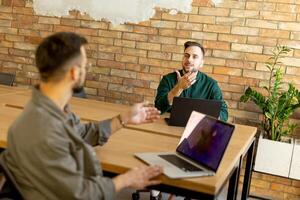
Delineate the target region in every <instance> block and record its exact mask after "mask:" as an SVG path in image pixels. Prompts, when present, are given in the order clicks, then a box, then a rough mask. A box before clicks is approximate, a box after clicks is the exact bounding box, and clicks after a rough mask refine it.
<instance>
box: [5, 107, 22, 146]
mask: <svg viewBox="0 0 300 200" xmlns="http://www.w3.org/2000/svg"><path fill="white" fill-rule="evenodd" d="M21 112H22V110H20V109H15V108H9V107H4V106H0V147H2V148H5V147H6V146H7V132H8V128H9V126H10V124H11V123H12V122H13V121H15V120H16V118H17V117H18V116H19V115H20V114H21Z"/></svg>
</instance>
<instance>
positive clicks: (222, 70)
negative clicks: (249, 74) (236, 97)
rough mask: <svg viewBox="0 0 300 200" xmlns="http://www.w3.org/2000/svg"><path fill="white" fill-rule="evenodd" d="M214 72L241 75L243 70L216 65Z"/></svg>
mask: <svg viewBox="0 0 300 200" xmlns="http://www.w3.org/2000/svg"><path fill="white" fill-rule="evenodd" d="M213 72H214V73H216V74H225V75H232V76H241V75H242V70H241V69H237V68H229V67H214V71H213Z"/></svg>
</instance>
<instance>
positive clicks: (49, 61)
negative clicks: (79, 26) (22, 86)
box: [35, 32, 87, 81]
mask: <svg viewBox="0 0 300 200" xmlns="http://www.w3.org/2000/svg"><path fill="white" fill-rule="evenodd" d="M84 44H87V40H86V39H85V38H84V37H81V36H80V35H78V34H76V33H71V32H59V33H55V34H53V35H51V36H49V37H47V38H45V39H44V40H43V41H42V43H41V44H40V45H39V46H38V48H37V50H36V53H35V61H36V66H37V68H38V70H39V72H40V76H41V79H42V81H48V80H50V79H52V78H54V77H57V76H60V77H62V75H64V72H66V69H65V68H64V65H65V64H66V63H67V62H68V61H70V60H71V59H72V58H75V57H77V56H80V55H81V51H80V48H81V46H82V45H84Z"/></svg>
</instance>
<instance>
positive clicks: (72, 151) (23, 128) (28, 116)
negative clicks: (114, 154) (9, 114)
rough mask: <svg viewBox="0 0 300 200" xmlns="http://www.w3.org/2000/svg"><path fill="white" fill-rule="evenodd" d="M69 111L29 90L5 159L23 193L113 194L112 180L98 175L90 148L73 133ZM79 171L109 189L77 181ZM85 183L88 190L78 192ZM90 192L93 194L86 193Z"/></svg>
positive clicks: (32, 195)
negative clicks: (30, 92)
mask: <svg viewBox="0 0 300 200" xmlns="http://www.w3.org/2000/svg"><path fill="white" fill-rule="evenodd" d="M72 116H73V115H71V114H69V115H68V114H65V113H63V112H62V111H60V110H59V109H58V107H56V106H55V105H54V103H53V102H51V101H50V100H49V99H47V97H45V96H43V95H41V94H40V93H39V92H38V91H33V100H32V101H30V102H29V103H28V105H27V106H26V107H25V109H24V112H23V113H22V114H21V116H20V117H19V118H18V119H17V120H16V121H15V122H14V123H13V124H12V126H11V128H10V130H9V135H8V148H7V151H5V160H6V162H7V164H8V167H9V169H10V170H11V171H12V173H13V174H14V176H15V177H16V180H17V182H18V184H19V185H20V186H21V190H22V193H23V194H24V196H25V198H27V199H46V198H47V199H74V198H76V199H86V198H89V199H100V198H103V196H106V198H108V197H109V198H112V197H113V195H114V192H113V190H114V188H113V184H112V181H111V179H106V178H103V177H101V176H102V170H101V168H100V165H99V161H98V160H97V158H96V156H95V153H94V150H93V148H92V147H91V146H90V145H88V144H87V143H85V142H84V140H83V139H82V138H81V137H80V136H79V134H76V133H75V128H74V120H73V119H72ZM78 175H80V176H81V177H82V176H83V175H84V176H85V177H89V178H90V179H91V180H92V179H93V178H95V179H98V180H97V181H98V182H99V185H100V184H101V185H102V184H103V185H102V187H104V188H105V189H106V190H107V191H106V192H103V194H101V192H102V191H101V190H100V187H97V185H96V184H95V186H91V185H89V184H87V183H88V181H87V182H85V181H83V180H79V179H80V178H79V179H78V177H79V176H78ZM99 177H101V180H100V179H99ZM81 179H82V178H81ZM95 182H96V180H95ZM104 184H105V185H106V186H104ZM87 186H89V189H88V190H89V192H90V194H87V193H83V194H81V191H82V189H87V188H84V187H87ZM97 191H98V192H97ZM100 191H101V192H100ZM92 194H93V196H94V197H92V198H90V197H88V196H87V195H91V196H92Z"/></svg>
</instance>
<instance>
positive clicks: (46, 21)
mask: <svg viewBox="0 0 300 200" xmlns="http://www.w3.org/2000/svg"><path fill="white" fill-rule="evenodd" d="M38 23H40V24H60V19H59V18H56V17H55V18H54V17H39V21H38Z"/></svg>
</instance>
